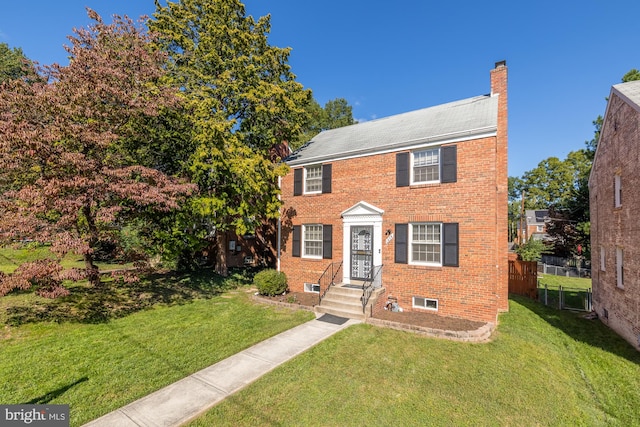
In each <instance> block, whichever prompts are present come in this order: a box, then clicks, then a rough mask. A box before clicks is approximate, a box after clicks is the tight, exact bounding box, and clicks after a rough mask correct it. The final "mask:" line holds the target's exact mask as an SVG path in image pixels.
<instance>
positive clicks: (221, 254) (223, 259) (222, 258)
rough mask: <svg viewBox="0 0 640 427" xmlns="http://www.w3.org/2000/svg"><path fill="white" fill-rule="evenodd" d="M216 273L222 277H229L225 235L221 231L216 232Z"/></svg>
mask: <svg viewBox="0 0 640 427" xmlns="http://www.w3.org/2000/svg"><path fill="white" fill-rule="evenodd" d="M216 244H217V246H218V247H217V250H216V273H218V274H219V275H221V276H222V277H227V276H228V275H229V269H228V268H227V233H226V232H225V231H222V230H216Z"/></svg>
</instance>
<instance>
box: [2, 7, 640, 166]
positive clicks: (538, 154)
mask: <svg viewBox="0 0 640 427" xmlns="http://www.w3.org/2000/svg"><path fill="white" fill-rule="evenodd" d="M244 3H245V5H246V8H247V14H248V15H253V16H254V17H258V16H262V15H266V14H268V13H270V14H271V23H272V31H271V35H270V37H269V40H270V43H271V44H272V45H275V46H278V47H291V48H292V49H293V50H292V53H291V56H290V60H289V63H290V65H291V67H292V70H293V72H294V73H295V74H296V75H297V77H298V81H299V82H301V83H302V84H303V85H304V86H305V87H307V88H310V89H312V90H313V93H314V96H315V98H316V99H317V100H318V102H320V104H322V105H324V103H325V102H326V101H328V100H330V99H334V98H345V99H347V101H348V102H349V104H350V105H352V106H353V114H354V117H355V118H356V119H358V120H361V121H364V120H372V119H375V118H380V117H386V116H389V115H393V114H398V113H402V112H406V111H411V110H416V109H420V108H424V107H429V106H432V105H437V104H441V103H445V102H449V101H455V100H458V99H463V98H468V97H472V96H477V95H482V94H486V93H489V91H490V88H489V70H490V69H491V68H493V66H494V64H495V62H497V61H500V60H503V59H504V60H506V61H507V66H508V67H509V175H511V176H521V175H522V174H523V173H524V172H525V171H527V170H530V169H533V168H534V167H535V166H536V165H537V164H538V163H539V162H540V161H541V160H543V159H545V158H547V157H550V156H556V157H559V158H561V159H562V158H564V157H565V156H566V155H567V153H568V152H570V151H572V150H577V149H580V148H583V147H584V142H585V141H586V140H589V139H591V138H592V136H593V130H594V128H593V125H592V123H591V122H592V121H593V120H594V119H595V118H596V117H597V116H598V114H603V113H604V110H605V107H606V101H605V97H606V96H608V95H609V91H610V88H611V85H613V84H616V83H619V82H620V79H621V77H622V76H623V75H624V74H625V73H626V72H627V71H629V70H630V69H632V68H640V57H639V55H638V54H639V52H640V49H638V38H637V34H638V28H639V27H638V23H637V20H638V16H640V2H638V1H637V0H607V1H604V0H580V1H578V0H553V1H551V0H538V1H535V2H520V1H514V0H492V1H490V2H479V1H475V0H459V1H455V2H453V1H428V0H404V1H398V2H388V1H378V0H341V1H337V0H323V1H309V2H307V1H295V0H271V1H269V0H246V1H245V2H244ZM85 6H89V7H91V8H92V9H94V10H96V11H97V12H98V13H100V14H101V15H102V16H103V18H105V21H108V22H109V21H110V17H111V15H113V14H114V13H115V14H120V15H128V16H130V17H133V18H137V17H139V16H140V15H142V14H147V15H151V14H152V13H153V11H154V10H155V6H154V2H153V0H64V1H56V2H54V1H51V0H22V1H7V2H5V4H3V7H2V14H0V42H3V43H7V44H8V45H9V46H11V47H20V48H22V49H23V51H24V53H25V54H26V55H27V56H28V57H29V58H30V59H33V60H36V61H38V62H40V63H41V64H50V63H53V62H58V63H61V64H66V63H67V60H66V52H65V51H64V49H63V47H62V46H63V45H64V44H68V40H67V39H66V36H67V35H69V34H71V33H72V29H73V28H74V27H83V26H86V25H87V24H88V23H89V19H88V18H87V16H86V12H85Z"/></svg>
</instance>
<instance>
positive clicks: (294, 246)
mask: <svg viewBox="0 0 640 427" xmlns="http://www.w3.org/2000/svg"><path fill="white" fill-rule="evenodd" d="M301 228H302V227H300V226H299V225H294V226H293V233H292V234H293V236H292V238H291V256H294V257H299V256H300V232H301V231H302V230H301Z"/></svg>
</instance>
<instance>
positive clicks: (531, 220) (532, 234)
mask: <svg viewBox="0 0 640 427" xmlns="http://www.w3.org/2000/svg"><path fill="white" fill-rule="evenodd" d="M525 218H526V220H525V222H524V224H523V225H524V227H522V226H521V225H520V222H519V221H518V241H519V242H525V241H527V240H529V239H531V238H533V239H536V240H544V239H545V238H546V233H547V223H546V222H547V221H548V220H549V210H548V209H537V210H533V209H527V210H526V211H525ZM523 232H524V234H523Z"/></svg>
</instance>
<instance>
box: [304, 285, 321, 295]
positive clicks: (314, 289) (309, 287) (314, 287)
mask: <svg viewBox="0 0 640 427" xmlns="http://www.w3.org/2000/svg"><path fill="white" fill-rule="evenodd" d="M304 291H305V292H314V293H316V294H318V293H320V285H318V284H317V283H305V284H304Z"/></svg>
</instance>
